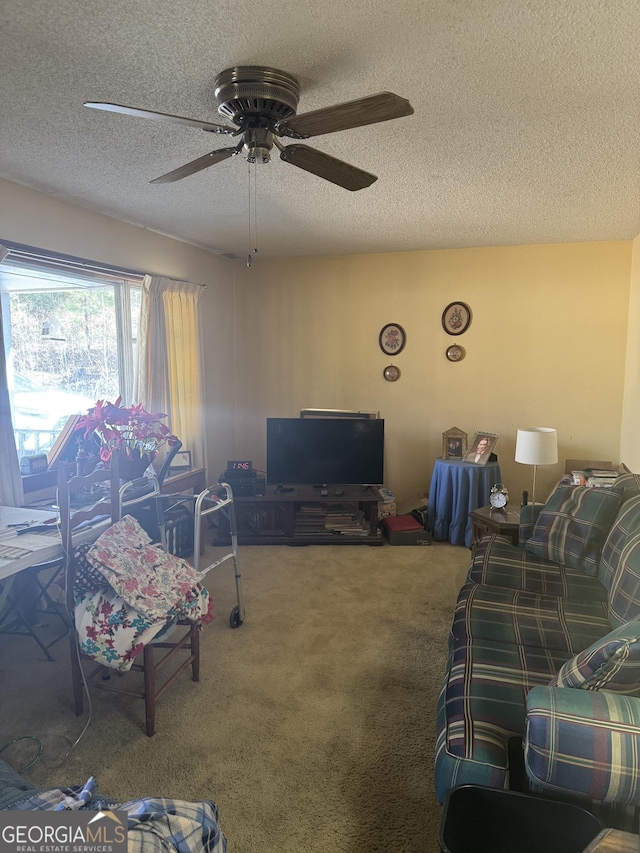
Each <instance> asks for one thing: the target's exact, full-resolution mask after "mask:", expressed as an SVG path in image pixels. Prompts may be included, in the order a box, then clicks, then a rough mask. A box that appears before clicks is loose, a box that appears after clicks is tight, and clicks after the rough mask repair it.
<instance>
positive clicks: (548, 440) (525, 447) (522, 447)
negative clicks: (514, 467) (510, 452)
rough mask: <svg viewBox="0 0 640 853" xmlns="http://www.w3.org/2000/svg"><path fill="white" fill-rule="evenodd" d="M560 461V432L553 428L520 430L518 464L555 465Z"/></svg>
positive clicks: (518, 436) (517, 447) (517, 439)
mask: <svg viewBox="0 0 640 853" xmlns="http://www.w3.org/2000/svg"><path fill="white" fill-rule="evenodd" d="M557 461H558V431H557V430H555V429H553V428H552V427H527V428H526V429H519V430H518V435H517V438H516V462H522V463H523V464H525V465H555V463H556V462H557Z"/></svg>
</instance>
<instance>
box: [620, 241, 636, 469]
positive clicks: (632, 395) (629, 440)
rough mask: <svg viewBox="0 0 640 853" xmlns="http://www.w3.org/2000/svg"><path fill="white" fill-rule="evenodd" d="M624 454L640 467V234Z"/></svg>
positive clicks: (631, 464)
mask: <svg viewBox="0 0 640 853" xmlns="http://www.w3.org/2000/svg"><path fill="white" fill-rule="evenodd" d="M620 454H621V457H622V459H623V460H624V461H625V462H626V464H627V465H628V466H629V468H631V470H632V471H640V237H636V239H635V240H634V241H633V262H632V267H631V297H630V300H629V325H628V335H627V364H626V373H625V392H624V408H623V415H622V436H621V440H620Z"/></svg>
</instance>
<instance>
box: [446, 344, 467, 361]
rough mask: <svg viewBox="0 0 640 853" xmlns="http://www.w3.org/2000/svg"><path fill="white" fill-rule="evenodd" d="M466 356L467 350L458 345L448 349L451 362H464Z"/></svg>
mask: <svg viewBox="0 0 640 853" xmlns="http://www.w3.org/2000/svg"><path fill="white" fill-rule="evenodd" d="M466 354H467V351H466V349H465V348H464V347H461V346H459V345H458V344H453V345H452V346H450V347H447V358H448V359H449V361H462V359H463V358H464V357H465V355H466Z"/></svg>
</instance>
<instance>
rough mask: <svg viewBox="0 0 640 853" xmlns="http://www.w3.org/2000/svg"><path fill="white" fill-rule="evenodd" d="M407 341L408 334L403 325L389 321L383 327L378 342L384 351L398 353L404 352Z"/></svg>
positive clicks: (392, 353)
mask: <svg viewBox="0 0 640 853" xmlns="http://www.w3.org/2000/svg"><path fill="white" fill-rule="evenodd" d="M406 342H407V336H406V334H405V331H404V329H403V328H402V326H399V325H398V324H397V323H387V325H386V326H383V327H382V331H381V332H380V335H379V336H378V343H379V344H380V349H381V350H382V352H386V354H387V355H397V354H398V353H399V352H402V350H403V349H404V345H405V344H406Z"/></svg>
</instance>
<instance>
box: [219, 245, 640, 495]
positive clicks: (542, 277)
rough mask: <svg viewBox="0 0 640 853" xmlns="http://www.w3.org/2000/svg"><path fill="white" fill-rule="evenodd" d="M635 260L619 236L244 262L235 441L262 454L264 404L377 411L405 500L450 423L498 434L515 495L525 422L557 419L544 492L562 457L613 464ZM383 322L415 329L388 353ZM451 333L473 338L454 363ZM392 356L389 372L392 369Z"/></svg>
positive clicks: (259, 458)
mask: <svg viewBox="0 0 640 853" xmlns="http://www.w3.org/2000/svg"><path fill="white" fill-rule="evenodd" d="M631 257H632V244H631V243H627V242H615V243H589V244H579V245H573V244H572V245H547V246H518V247H506V248H480V249H465V250H452V251H434V252H418V253H405V254H387V255H370V256H351V257H343V258H330V259H311V260H309V259H304V260H303V259H300V260H298V259H290V260H285V261H274V262H265V261H260V262H258V263H256V264H255V265H254V266H253V267H252V268H251V269H250V270H247V269H246V268H244V267H240V266H239V265H238V267H237V270H236V275H237V319H236V323H237V341H238V348H237V375H238V387H237V410H236V448H235V449H236V453H237V454H239V456H248V457H250V458H252V459H253V460H254V462H255V463H257V464H259V465H261V466H264V462H265V441H264V433H265V424H264V420H265V418H266V417H268V416H278V417H295V416H297V414H298V412H299V410H300V408H303V407H317V408H349V409H363V410H378V411H379V412H380V414H381V416H383V417H384V418H385V421H386V424H385V428H386V462H385V470H386V480H387V484H388V485H389V486H390V488H392V489H393V490H394V491H395V492H396V494H397V496H398V498H399V500H400V502H401V503H403V504H405V505H407V506H408V505H415V503H416V501H418V500H419V499H420V497H421V495H422V494H423V492H424V490H425V488H427V487H428V484H429V481H430V475H431V471H432V467H433V461H434V459H435V458H436V457H437V456H438V455H440V453H441V446H442V439H441V435H442V432H443V431H444V430H447V429H449V428H450V427H452V426H457V427H459V428H461V429H463V430H464V431H465V432H467V433H469V436H470V437H471V436H472V435H473V433H474V432H475V431H476V430H485V431H489V432H496V433H498V434H499V436H500V438H499V440H498V443H497V445H496V452H497V453H498V457H499V461H500V465H501V470H502V475H503V480H504V481H505V483H506V484H507V486H508V488H509V489H510V490H511V494H512V496H513V499H514V500H519V496H520V492H521V491H522V490H523V489H525V488H527V489H529V490H530V485H531V473H532V472H531V469H530V468H529V467H528V466H523V465H520V464H517V463H516V462H515V461H514V449H515V435H516V430H517V428H518V427H524V426H553V427H556V428H557V430H558V437H559V458H560V463H559V464H558V465H557V466H550V467H548V468H546V467H545V468H539V469H538V493H537V497H538V498H540V497H541V496H542V493H543V492H545V490H546V491H548V489H549V488H551V486H552V485H553V483H554V482H555V480H557V478H558V476H559V475H560V474H561V473H562V472H563V470H564V460H565V458H590V459H594V458H595V459H611V460H612V461H613V462H618V461H619V456H620V429H621V418H622V404H623V387H624V373H625V357H626V338H627V311H628V304H629V289H630V276H631ZM454 300H462V301H464V302H467V303H468V304H469V305H470V306H471V309H472V311H473V322H472V324H471V326H470V327H469V329H468V331H467V332H466V333H465V334H464V335H462V336H460V337H451V336H449V335H447V334H446V333H445V332H444V331H443V329H442V326H441V315H442V311H443V309H444V308H445V306H446V305H447V304H448V303H449V302H451V301H454ZM389 322H395V323H400V324H401V325H402V326H403V327H404V328H405V330H406V333H407V345H406V347H405V349H404V351H403V352H402V353H400V354H399V355H398V356H396V357H394V358H392V359H391V358H389V357H388V356H386V355H385V354H384V353H383V352H382V351H381V350H380V349H379V346H378V334H379V332H380V329H381V328H382V326H384V325H385V323H389ZM453 342H457V343H460V344H462V345H463V346H464V347H465V348H466V351H467V355H466V358H465V359H464V361H462V362H459V363H457V364H453V363H451V362H449V361H447V359H446V358H445V350H446V348H447V346H449V345H450V344H451V343H453ZM391 362H393V363H394V364H396V365H397V366H398V367H399V368H400V370H401V371H402V376H401V378H400V380H399V381H398V382H395V383H390V382H386V381H385V380H384V379H383V377H382V371H383V368H384V367H385V366H386V365H387V364H389V363H391Z"/></svg>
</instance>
